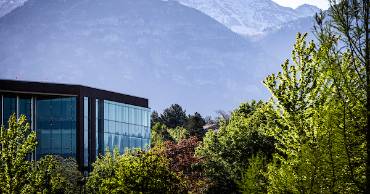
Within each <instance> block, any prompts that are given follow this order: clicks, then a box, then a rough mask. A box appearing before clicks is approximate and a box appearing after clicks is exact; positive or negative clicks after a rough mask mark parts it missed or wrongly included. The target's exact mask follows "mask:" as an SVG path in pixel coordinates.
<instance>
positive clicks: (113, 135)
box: [103, 100, 150, 153]
mask: <svg viewBox="0 0 370 194" xmlns="http://www.w3.org/2000/svg"><path fill="white" fill-rule="evenodd" d="M104 111H105V112H104V118H103V119H104V127H103V128H104V149H106V148H107V147H109V149H110V150H112V149H113V148H114V147H117V148H118V149H119V152H120V153H123V152H124V150H125V149H127V148H142V149H145V148H147V145H148V144H149V143H148V142H150V140H149V138H150V130H147V129H149V128H150V126H149V123H150V119H149V116H150V109H148V108H142V107H137V106H132V105H127V104H122V103H117V102H112V101H108V100H105V101H104Z"/></svg>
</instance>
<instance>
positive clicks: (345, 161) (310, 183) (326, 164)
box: [264, 34, 366, 193]
mask: <svg viewBox="0 0 370 194" xmlns="http://www.w3.org/2000/svg"><path fill="white" fill-rule="evenodd" d="M335 46H336V42H335V41H331V42H326V44H321V45H320V46H319V47H317V46H316V45H315V43H313V42H310V43H307V42H306V41H305V35H300V34H299V35H298V36H297V42H296V45H295V47H294V50H293V54H292V56H293V57H292V61H293V64H290V63H289V62H288V61H287V62H285V63H284V64H283V65H282V71H281V72H279V73H278V74H277V75H274V74H272V75H270V76H268V77H267V78H266V80H265V82H264V83H265V85H266V86H267V87H268V88H269V90H270V91H271V93H272V95H273V97H274V101H273V104H274V107H276V111H275V114H274V115H275V116H276V118H277V119H276V120H275V121H274V125H275V126H274V127H271V128H269V129H268V133H269V134H270V135H272V136H273V137H274V138H275V139H276V140H277V142H278V143H277V144H276V148H277V149H278V151H279V152H277V153H276V154H275V155H274V162H272V163H271V164H270V165H269V166H268V180H269V192H271V193H307V192H309V193H319V192H324V193H336V192H346V193H357V192H363V191H364V177H365V176H364V175H365V174H364V173H365V171H364V169H365V166H364V162H365V158H366V155H365V149H364V148H365V147H366V144H365V142H366V141H365V133H364V130H363V129H364V128H365V123H366V121H365V120H364V118H365V115H364V107H363V106H362V105H361V103H360V102H359V101H358V100H356V99H354V98H352V96H351V95H350V93H349V92H350V91H349V89H348V88H351V87H355V85H356V81H355V82H352V83H348V82H345V80H344V79H343V75H345V76H346V77H347V76H348V77H347V78H349V77H351V78H352V79H353V80H356V79H357V77H356V74H354V70H353V69H352V70H351V69H350V68H348V67H349V63H350V62H351V61H352V60H353V58H352V57H353V56H352V55H351V54H350V53H344V54H342V55H338V53H333V52H331V51H332V50H331V49H332V48H333V47H335ZM339 69H346V71H345V72H341V71H339ZM352 84H354V85H353V86H352ZM358 92H360V93H361V91H358Z"/></svg>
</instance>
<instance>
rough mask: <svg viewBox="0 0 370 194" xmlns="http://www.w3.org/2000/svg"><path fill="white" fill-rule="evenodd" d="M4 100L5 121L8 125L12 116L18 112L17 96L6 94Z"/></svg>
mask: <svg viewBox="0 0 370 194" xmlns="http://www.w3.org/2000/svg"><path fill="white" fill-rule="evenodd" d="M3 101H4V102H3V103H4V105H3V122H4V125H6V126H7V125H8V120H9V118H10V116H11V115H12V114H16V113H17V97H15V96H14V97H13V96H4V98H3Z"/></svg>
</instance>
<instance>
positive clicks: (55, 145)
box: [36, 97, 77, 159]
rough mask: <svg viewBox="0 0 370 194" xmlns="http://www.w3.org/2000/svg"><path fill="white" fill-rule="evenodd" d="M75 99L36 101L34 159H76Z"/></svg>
mask: <svg viewBox="0 0 370 194" xmlns="http://www.w3.org/2000/svg"><path fill="white" fill-rule="evenodd" d="M76 126H77V125H76V97H57V98H38V99H36V134H37V141H38V146H37V149H36V159H39V158H41V157H42V156H44V155H47V154H57V155H60V156H63V157H73V158H75V157H76V131H77V130H76Z"/></svg>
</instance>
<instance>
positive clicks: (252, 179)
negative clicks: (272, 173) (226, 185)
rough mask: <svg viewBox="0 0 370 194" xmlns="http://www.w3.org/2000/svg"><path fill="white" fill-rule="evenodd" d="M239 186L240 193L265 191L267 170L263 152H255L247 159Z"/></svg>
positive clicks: (247, 193)
mask: <svg viewBox="0 0 370 194" xmlns="http://www.w3.org/2000/svg"><path fill="white" fill-rule="evenodd" d="M248 163H249V164H248V168H247V169H246V170H245V172H244V174H243V176H242V180H241V181H240V182H239V184H238V185H239V188H240V190H241V191H242V193H246V194H249V193H267V186H268V180H267V178H266V176H265V174H266V171H267V159H266V157H265V156H264V155H263V154H256V155H255V156H253V157H252V158H250V159H249V161H248Z"/></svg>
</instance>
